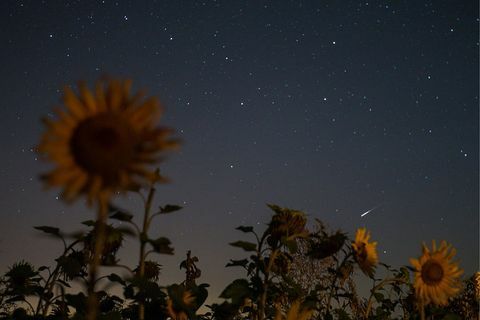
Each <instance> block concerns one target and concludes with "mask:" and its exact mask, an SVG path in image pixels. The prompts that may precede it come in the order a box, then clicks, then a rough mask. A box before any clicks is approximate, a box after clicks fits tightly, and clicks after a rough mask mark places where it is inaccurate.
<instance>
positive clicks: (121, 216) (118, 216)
mask: <svg viewBox="0 0 480 320" xmlns="http://www.w3.org/2000/svg"><path fill="white" fill-rule="evenodd" d="M110 218H112V219H115V220H119V221H125V222H130V221H132V218H133V215H131V214H130V213H126V212H122V211H117V212H115V213H114V214H113V215H111V216H110Z"/></svg>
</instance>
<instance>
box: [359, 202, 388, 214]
mask: <svg viewBox="0 0 480 320" xmlns="http://www.w3.org/2000/svg"><path fill="white" fill-rule="evenodd" d="M382 204H383V203H381V204H379V205H377V206H375V207H373V208H372V209H370V210H367V211H365V212H364V213H362V214H361V215H360V217H364V216H366V215H367V214H369V213H370V212H372V211H373V210H375V209H377V208H379V207H381V206H382Z"/></svg>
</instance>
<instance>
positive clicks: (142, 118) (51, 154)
mask: <svg viewBox="0 0 480 320" xmlns="http://www.w3.org/2000/svg"><path fill="white" fill-rule="evenodd" d="M130 86H131V81H128V80H125V81H120V80H109V81H99V82H97V84H96V86H95V90H92V91H91V90H89V89H88V88H87V86H86V85H85V83H83V82H81V83H80V84H79V93H78V94H76V93H75V92H74V91H73V90H72V89H71V88H70V87H65V90H64V96H63V104H64V106H65V108H58V109H56V114H57V119H45V124H46V126H47V130H46V132H45V133H44V134H43V136H42V139H41V141H40V144H39V146H38V151H39V152H40V154H42V155H44V156H45V157H46V159H47V160H49V161H51V162H53V163H54V164H55V165H56V168H55V169H54V170H52V171H51V172H49V173H47V174H45V175H44V179H45V181H46V184H47V185H48V186H62V187H63V188H64V190H63V193H62V195H63V198H64V199H65V200H67V201H71V200H74V199H75V198H77V197H78V196H79V195H86V196H87V199H88V200H89V203H90V204H91V203H93V202H95V201H108V199H109V198H110V196H111V195H112V194H113V193H116V192H123V191H126V190H129V189H132V188H137V187H139V186H141V185H142V184H144V183H145V182H154V181H155V180H160V176H159V174H158V173H157V172H156V171H155V170H152V169H150V168H149V165H151V164H154V163H156V162H158V161H159V160H160V158H159V156H161V155H162V153H164V152H165V151H168V150H170V149H172V148H175V147H176V146H177V145H178V142H177V141H176V140H174V139H172V138H170V135H171V133H172V131H171V130H170V129H167V128H159V127H157V126H156V124H157V120H158V118H159V117H160V115H161V109H160V103H159V102H158V100H157V99H156V98H149V99H144V98H143V94H141V93H137V94H135V95H134V96H131V95H130Z"/></svg>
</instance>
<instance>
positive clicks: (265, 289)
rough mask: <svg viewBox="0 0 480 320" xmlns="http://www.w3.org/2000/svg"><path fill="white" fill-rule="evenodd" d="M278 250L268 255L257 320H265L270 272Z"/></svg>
mask: <svg viewBox="0 0 480 320" xmlns="http://www.w3.org/2000/svg"><path fill="white" fill-rule="evenodd" d="M277 253H278V249H274V250H273V251H272V254H271V255H270V258H269V259H268V266H267V268H266V269H265V273H264V274H265V278H264V280H263V288H262V289H263V290H262V295H261V297H260V302H259V305H258V311H259V312H258V313H259V314H258V319H259V320H263V319H265V316H266V315H265V306H266V304H267V293H268V287H269V281H270V270H271V269H272V266H273V263H274V261H275V258H276V256H277Z"/></svg>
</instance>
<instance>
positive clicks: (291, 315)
mask: <svg viewBox="0 0 480 320" xmlns="http://www.w3.org/2000/svg"><path fill="white" fill-rule="evenodd" d="M312 315H313V310H311V309H308V308H303V307H302V304H301V302H300V301H299V300H295V301H294V302H293V303H292V305H291V306H290V309H289V310H288V312H287V315H286V317H285V316H283V315H282V311H281V310H280V308H277V310H276V313H275V320H308V319H311V318H312Z"/></svg>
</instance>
